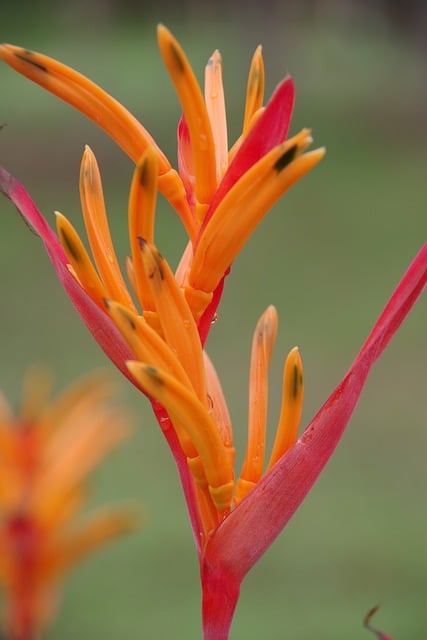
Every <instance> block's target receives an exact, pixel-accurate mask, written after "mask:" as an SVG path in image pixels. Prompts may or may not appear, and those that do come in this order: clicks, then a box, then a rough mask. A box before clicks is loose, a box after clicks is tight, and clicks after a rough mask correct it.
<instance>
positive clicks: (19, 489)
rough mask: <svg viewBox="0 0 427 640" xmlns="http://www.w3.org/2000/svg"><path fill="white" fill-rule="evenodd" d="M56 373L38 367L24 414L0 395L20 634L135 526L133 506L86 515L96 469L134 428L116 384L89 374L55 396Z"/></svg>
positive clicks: (1, 544) (0, 562) (12, 605)
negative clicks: (90, 559)
mask: <svg viewBox="0 0 427 640" xmlns="http://www.w3.org/2000/svg"><path fill="white" fill-rule="evenodd" d="M51 381H52V380H51V376H50V375H49V374H48V373H47V371H46V370H44V369H43V370H42V369H34V370H31V371H30V372H29V374H28V376H27V379H26V381H25V384H24V389H23V394H22V401H21V406H20V408H19V410H18V411H17V412H16V413H15V412H13V411H12V410H11V409H10V407H9V406H8V404H7V402H6V400H5V398H4V397H3V396H1V395H0V470H1V472H0V588H1V590H2V591H3V593H4V598H5V620H4V628H5V632H6V637H7V638H13V639H14V640H30V639H32V638H34V637H35V636H36V634H37V632H39V631H40V630H41V629H43V628H44V627H45V626H47V625H48V624H49V623H50V622H51V619H52V617H53V615H54V613H55V608H56V601H57V598H58V595H59V594H58V583H59V582H60V581H61V580H62V579H63V576H64V574H65V573H66V572H67V571H69V569H70V568H71V567H72V566H73V565H74V564H76V563H77V562H79V561H80V560H81V559H83V558H84V557H85V556H86V555H88V554H90V553H91V552H92V551H94V550H96V549H97V548H98V547H100V546H102V545H103V544H105V543H106V542H108V541H110V540H113V539H115V538H116V537H117V536H119V535H121V534H123V533H125V532H127V531H129V530H131V529H133V528H134V527H135V526H136V514H135V513H134V512H132V511H131V510H130V509H125V508H120V509H118V508H114V509H112V508H103V509H100V510H98V511H94V512H93V513H91V514H84V513H83V514H82V510H83V506H84V503H85V499H86V494H87V476H88V475H89V474H90V473H91V471H92V470H93V469H94V468H95V467H96V466H97V465H98V464H99V463H100V462H102V460H103V459H104V458H105V457H106V456H107V455H108V454H109V453H110V452H111V451H112V450H113V449H114V448H116V447H117V446H118V445H119V444H121V443H122V442H123V440H125V439H126V438H128V436H129V435H130V428H129V420H128V418H127V416H126V415H125V414H124V413H123V412H122V411H121V410H119V409H118V408H114V407H112V406H111V401H110V398H111V395H112V391H113V387H112V384H111V383H110V382H109V381H108V380H107V378H106V377H105V376H101V375H92V376H88V377H86V378H84V379H82V380H80V381H78V382H77V383H75V384H74V385H72V386H70V387H69V388H68V389H66V390H65V391H63V392H62V393H61V394H60V395H59V396H57V397H56V398H55V399H52V400H51V399H50V388H51Z"/></svg>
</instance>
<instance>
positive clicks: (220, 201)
mask: <svg viewBox="0 0 427 640" xmlns="http://www.w3.org/2000/svg"><path fill="white" fill-rule="evenodd" d="M158 40H159V47H160V51H161V54H162V57H163V60H164V63H165V66H166V68H167V70H168V72H169V74H170V76H171V79H172V81H173V84H174V86H175V89H176V92H177V95H178V98H179V100H180V103H181V106H182V110H183V115H182V117H181V120H180V122H179V125H178V172H177V171H175V170H174V169H173V168H172V166H171V164H170V163H169V161H168V160H167V158H166V157H165V155H164V154H163V152H162V151H161V150H160V149H159V147H158V146H157V145H156V143H155V142H154V140H153V139H152V138H151V136H150V135H149V134H148V133H147V131H146V130H145V129H144V127H143V126H142V125H141V124H140V123H139V122H138V120H137V119H136V118H135V117H134V116H132V115H131V114H130V113H129V112H128V111H127V110H126V109H125V108H124V107H123V106H122V105H121V104H119V103H118V102H117V101H116V100H114V99H113V98H112V97H111V96H109V95H108V94H106V93H105V92H104V91H103V90H102V89H101V88H100V87H98V86H97V85H95V84H94V83H93V82H91V81H89V80H88V79H87V78H85V77H83V76H82V75H80V74H79V73H77V72H76V71H74V70H72V69H70V68H68V67H66V66H64V65H62V64H61V63H59V62H57V61H54V60H51V59H50V58H47V57H46V56H43V55H40V54H38V53H33V52H29V51H27V50H23V49H20V48H18V47H14V46H11V45H2V46H0V56H1V57H2V58H3V59H4V60H5V61H6V62H7V63H8V64H10V65H11V66H12V67H14V68H15V69H16V70H17V71H19V72H20V73H22V74H24V75H26V76H27V77H29V78H30V79H32V80H34V81H35V82H37V83H39V84H40V85H42V86H43V87H45V88H46V89H48V90H49V91H51V92H52V93H54V94H56V95H58V96H59V97H61V98H62V99H64V100H65V101H67V102H69V103H70V104H72V105H73V106H74V107H76V108H77V109H79V110H80V111H82V112H83V113H84V114H85V115H87V116H88V117H89V118H91V119H92V120H94V121H95V122H96V123H97V124H98V125H99V126H101V127H102V128H103V129H104V130H105V131H106V132H107V133H108V135H109V136H110V137H111V138H112V139H113V140H114V141H115V142H116V143H117V144H118V145H119V146H120V147H121V148H122V149H123V150H124V151H125V152H126V153H127V154H128V155H129V157H130V158H131V159H132V160H133V161H134V162H135V165H136V166H135V171H134V174H133V179H132V184H131V189H130V195H129V205H128V227H129V239H130V256H129V258H128V260H127V264H126V272H127V279H128V281H129V283H130V287H128V286H127V285H126V281H125V278H124V276H123V274H122V271H121V268H120V266H119V263H118V260H117V257H116V254H115V251H114V247H113V241H112V238H111V235H110V231H109V225H108V217H107V214H106V207H105V203H104V197H103V189H102V183H101V176H100V171H99V168H98V165H97V162H96V159H95V156H94V154H93V152H92V151H91V150H90V149H89V148H86V149H85V152H84V155H83V160H82V164H81V172H80V195H81V201H82V209H83V216H84V221H85V227H86V232H87V237H88V242H89V245H90V249H91V254H92V256H90V255H89V253H88V251H87V249H86V248H85V245H84V243H83V242H82V240H81V239H80V237H79V235H78V234H77V232H76V230H75V229H74V228H73V226H72V225H71V223H70V221H69V220H68V219H67V218H66V217H65V216H64V215H62V214H60V213H57V216H56V221H57V232H58V235H56V234H55V233H54V232H53V231H52V230H51V228H50V227H49V226H48V224H47V222H46V221H45V219H44V218H43V217H42V215H41V214H40V212H39V211H38V210H37V208H36V207H35V205H34V203H33V202H32V201H31V199H30V197H29V195H28V194H27V193H26V191H25V190H24V189H23V187H22V186H21V185H20V184H19V183H18V182H17V181H16V180H15V179H14V178H13V177H12V176H10V175H9V174H8V173H7V172H6V171H5V170H3V169H1V170H0V188H1V189H2V191H3V192H4V193H5V195H6V196H8V197H9V198H10V199H11V200H12V201H13V202H14V203H15V205H16V206H17V208H18V209H19V211H20V212H21V213H22V215H23V216H24V218H25V219H26V220H27V222H28V223H29V224H30V226H31V227H32V228H33V229H34V230H35V232H36V233H37V234H38V235H39V236H40V237H41V238H42V240H43V242H44V244H45V247H46V250H47V252H48V254H49V257H50V259H51V261H52V264H53V266H54V268H55V270H56V272H57V274H58V276H59V279H60V280H61V282H62V284H63V286H64V288H65V289H66V291H67V293H68V294H69V296H70V298H71V300H72V302H73V303H74V305H75V307H76V308H77V310H78V312H79V313H80V315H81V316H82V318H83V319H84V321H85V322H86V324H87V326H88V327H89V329H90V330H91V332H92V333H93V335H94V337H95V339H96V340H97V341H98V343H99V344H100V345H101V347H102V348H103V349H104V351H105V352H106V353H107V355H108V356H109V357H110V358H111V360H112V361H113V362H114V363H115V364H116V365H117V366H118V367H119V369H120V370H121V371H122V372H123V373H124V374H125V375H126V376H127V377H128V378H129V379H130V380H131V381H132V382H133V383H134V384H135V385H136V386H137V387H139V388H140V389H141V391H142V392H143V393H145V394H146V395H147V396H148V398H149V399H150V401H151V403H152V406H153V410H154V413H155V415H156V417H157V419H158V422H159V425H160V427H161V428H162V430H163V433H164V435H165V438H166V440H167V442H168V444H169V446H170V448H171V451H172V454H173V456H174V458H175V461H176V464H177V467H178V470H179V474H180V478H181V481H182V485H183V490H184V494H185V498H186V502H187V505H188V509H189V515H190V519H191V523H192V527H193V532H194V537H195V542H196V548H197V551H198V556H199V561H200V570H201V581H202V589H203V628H204V637H205V640H213V639H215V640H222V639H223V640H225V639H226V638H228V633H229V628H230V625H231V620H232V616H233V613H234V609H235V606H236V603H237V599H238V596H239V590H240V584H241V582H242V580H243V578H244V576H245V575H246V573H247V572H248V571H249V570H250V568H251V567H252V566H253V565H254V563H255V562H256V561H257V560H258V559H259V558H260V556H261V555H262V554H263V553H264V552H265V550H266V549H267V548H268V547H269V545H270V544H271V543H272V542H273V540H274V539H275V538H276V536H277V535H278V534H279V533H280V531H281V530H282V529H283V527H284V526H285V525H286V523H287V522H288V520H289V519H290V518H291V516H292V515H293V513H294V512H295V510H296V509H297V508H298V507H299V505H300V504H301V502H302V501H303V499H304V497H305V496H306V494H307V493H308V491H309V490H310V488H311V487H312V485H313V484H314V482H315V481H316V479H317V477H318V476H319V474H320V473H321V471H322V469H323V467H324V466H325V464H326V463H327V461H328V459H329V457H330V456H331V455H332V453H333V451H334V449H335V446H336V444H337V443H338V441H339V439H340V437H341V435H342V433H343V431H344V429H345V427H346V426H347V424H348V422H349V419H350V417H351V414H352V412H353V409H354V407H355V405H356V403H357V400H358V398H359V395H360V393H361V391H362V388H363V386H364V383H365V381H366V378H367V375H368V373H369V370H370V368H371V367H372V365H373V364H374V362H375V361H376V360H377V358H378V357H379V356H380V355H381V353H382V352H383V350H384V349H385V347H386V346H387V344H388V343H389V341H390V340H391V338H392V337H393V335H394V333H395V332H396V330H397V329H398V327H399V326H400V324H401V322H402V321H403V319H404V318H405V317H406V315H407V313H408V312H409V310H410V308H411V307H412V305H413V304H414V303H415V301H416V299H417V298H418V296H419V295H420V293H421V291H422V290H423V288H424V286H425V284H426V280H427V245H425V246H424V247H423V248H422V249H421V251H420V253H419V254H418V256H417V257H416V258H415V260H414V261H413V263H412V265H411V266H410V268H409V269H408V271H407V273H406V274H405V275H404V277H403V279H402V281H401V283H400V284H399V286H398V287H397V289H396V291H395V292H394V294H393V295H392V297H391V299H390V301H389V303H388V304H387V306H386V308H385V310H384V312H383V313H382V315H381V316H380V318H379V320H378V321H377V323H376V324H375V326H374V328H373V330H372V332H371V333H370V335H369V337H368V339H367V341H366V342H365V344H364V345H363V347H362V349H361V351H360V353H359V354H358V356H357V358H356V359H355V361H354V363H353V364H352V365H351V367H350V369H349V371H348V373H347V374H346V376H345V377H344V379H343V380H342V382H341V383H340V384H339V385H338V387H337V389H336V390H335V391H334V392H333V393H332V395H331V396H330V398H329V399H328V400H327V401H326V403H325V405H324V406H323V407H322V409H321V410H320V411H319V412H318V414H317V415H316V416H315V417H314V418H313V420H312V421H311V422H310V424H309V425H308V426H307V428H306V429H305V430H304V432H303V433H302V435H301V436H300V437H298V427H299V422H300V418H301V410H302V401H303V372H302V364H301V358H300V355H299V352H298V350H297V349H296V348H295V349H293V350H292V351H291V352H290V353H289V355H288V357H287V358H286V362H285V366H284V374H283V399H282V408H281V412H280V417H279V420H278V425H277V427H276V438H275V441H274V445H273V449H272V452H271V455H270V457H269V459H268V460H267V458H266V450H265V449H266V447H265V442H266V428H267V425H266V416H267V400H268V384H267V370H268V366H269V361H270V357H271V353H272V349H273V346H274V341H275V337H276V333H277V322H278V321H277V313H276V311H275V309H274V307H272V306H270V307H268V309H267V310H266V311H265V312H264V313H263V314H262V316H261V318H260V320H259V322H258V324H257V326H256V329H255V333H254V337H253V344H252V356H251V367H250V385H249V407H250V411H249V424H248V443H247V451H246V456H245V459H244V464H243V467H242V469H241V471H240V473H239V474H236V473H235V469H234V458H235V452H234V448H233V434H232V427H231V421H230V417H229V414H228V410H227V405H226V402H225V399H224V395H223V391H222V388H221V385H220V382H219V380H218V377H217V374H216V371H215V368H214V366H213V364H212V362H211V360H210V358H209V356H208V355H207V353H206V351H205V350H204V345H205V341H206V338H207V335H208V332H209V329H210V326H211V323H212V320H213V318H214V317H215V314H216V310H217V308H218V305H219V303H220V299H221V294H222V291H223V286H224V280H225V277H226V276H227V274H228V273H229V271H230V267H231V265H232V262H233V260H234V259H235V257H236V255H237V254H238V252H239V251H240V250H241V249H242V247H243V246H244V244H245V242H246V241H247V239H248V238H249V236H250V235H251V234H252V232H253V231H254V229H255V227H256V226H257V224H258V223H259V222H260V220H261V219H262V218H263V217H264V216H265V214H266V213H267V212H268V210H269V209H270V208H271V206H272V205H273V204H274V203H275V202H276V201H277V199H278V198H279V197H280V196H281V195H282V194H283V193H284V192H285V191H286V190H287V189H288V188H289V187H290V186H291V185H292V184H293V183H294V182H295V181H296V180H298V179H299V178H300V177H302V176H303V175H305V174H306V173H307V172H308V171H309V170H310V169H311V168H313V167H314V166H315V165H316V164H317V163H318V162H319V160H320V159H321V158H322V157H323V155H324V149H317V150H314V151H307V148H308V146H309V145H310V143H311V142H312V140H311V136H310V131H309V130H308V129H303V130H302V131H301V132H300V133H298V134H296V135H294V136H293V137H291V138H287V135H288V131H289V124H290V119H291V114H292V108H293V102H294V86H293V82H292V80H291V78H290V77H286V78H285V79H284V80H283V81H282V82H281V83H280V84H279V85H278V87H277V88H276V90H275V92H274V93H273V95H272V97H271V98H270V100H269V101H268V102H267V104H266V105H265V106H263V102H264V98H263V96H264V67H263V61H262V55H261V49H260V48H258V49H257V50H256V52H255V54H254V57H253V60H252V64H251V67H250V71H249V78H248V83H247V94H246V103H245V112H244V119H243V124H242V133H241V136H240V137H239V138H238V140H237V141H236V142H235V143H234V144H233V145H232V146H231V148H229V145H228V139H227V126H226V111H225V100H224V92H223V86H222V75H221V74H222V70H221V57H220V55H219V53H218V52H217V51H216V52H214V53H213V55H212V56H211V58H210V59H209V62H208V64H207V67H206V73H205V88H204V92H202V90H201V89H200V87H199V85H198V83H197V81H196V78H195V75H194V73H193V71H192V69H191V66H190V64H189V62H188V60H187V58H186V56H185V54H184V52H183V51H182V49H181V47H180V45H179V44H178V42H177V41H176V40H175V38H174V37H173V36H172V34H171V33H170V32H169V31H168V30H167V29H166V28H165V27H163V26H160V27H159V30H158ZM158 192H160V193H161V194H163V196H165V197H166V199H167V200H168V201H169V203H170V204H171V206H172V207H173V209H174V210H175V211H176V212H177V214H178V216H179V218H180V220H181V221H182V224H183V226H184V228H185V230H186V232H187V235H188V245H187V247H186V248H185V250H184V252H183V256H182V259H181V261H180V263H179V266H178V268H177V270H176V272H175V273H173V272H172V270H171V268H170V266H169V265H168V263H167V261H166V259H165V258H164V257H163V256H162V255H161V254H160V252H159V250H158V248H157V247H156V245H155V237H154V236H155V209H156V197H157V193H158ZM249 532H250V534H249Z"/></svg>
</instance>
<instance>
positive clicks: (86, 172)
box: [80, 146, 134, 309]
mask: <svg viewBox="0 0 427 640" xmlns="http://www.w3.org/2000/svg"><path fill="white" fill-rule="evenodd" d="M80 196H81V201H82V209H83V216H84V221H85V226H86V232H87V235H88V239H89V244H90V247H91V249H92V254H93V258H94V260H95V264H96V266H97V269H98V273H99V275H100V277H101V280H102V282H103V284H104V286H105V288H106V290H107V292H108V297H109V298H112V299H114V300H117V301H118V302H121V303H122V304H124V305H126V306H128V307H129V308H130V309H134V304H133V302H132V299H131V297H130V295H129V292H128V290H127V287H126V285H125V282H124V280H123V276H122V273H121V271H120V267H119V264H118V261H117V257H116V253H115V251H114V246H113V242H112V239H111V234H110V228H109V225H108V218H107V213H106V210H105V204H104V194H103V190H102V183H101V175H100V172H99V168H98V163H97V162H96V158H95V155H94V154H93V152H92V150H91V149H90V148H89V147H88V146H86V148H85V152H84V154H83V159H82V164H81V169H80Z"/></svg>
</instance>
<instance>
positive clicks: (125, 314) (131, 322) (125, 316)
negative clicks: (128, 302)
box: [119, 308, 136, 331]
mask: <svg viewBox="0 0 427 640" xmlns="http://www.w3.org/2000/svg"><path fill="white" fill-rule="evenodd" d="M119 311H120V313H121V314H122V316H123V318H124V319H125V320H126V321H127V323H128V325H129V326H130V328H131V329H132V330H133V331H135V329H136V324H135V322H134V321H133V319H132V317H131V316H130V315H129V314H128V313H126V311H125V310H124V309H121V308H120V309H119Z"/></svg>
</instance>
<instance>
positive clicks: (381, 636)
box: [363, 605, 393, 640]
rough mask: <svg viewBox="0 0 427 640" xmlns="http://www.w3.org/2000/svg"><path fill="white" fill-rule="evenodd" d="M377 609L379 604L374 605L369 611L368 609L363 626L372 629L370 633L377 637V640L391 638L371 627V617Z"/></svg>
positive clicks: (391, 639) (388, 639) (390, 639)
mask: <svg viewBox="0 0 427 640" xmlns="http://www.w3.org/2000/svg"><path fill="white" fill-rule="evenodd" d="M378 609H379V606H378V605H376V606H375V607H373V608H372V609H371V610H370V611H368V613H367V614H366V616H365V618H364V620H363V626H364V627H365V629H368V630H369V631H372V633H373V634H374V635H375V636H376V637H377V638H378V640H393V638H392V637H391V636H388V635H386V634H385V633H382V631H378V629H374V628H373V627H371V618H372V617H373V616H374V615H375V614H376V612H377V611H378Z"/></svg>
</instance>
